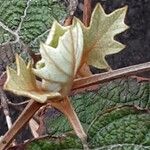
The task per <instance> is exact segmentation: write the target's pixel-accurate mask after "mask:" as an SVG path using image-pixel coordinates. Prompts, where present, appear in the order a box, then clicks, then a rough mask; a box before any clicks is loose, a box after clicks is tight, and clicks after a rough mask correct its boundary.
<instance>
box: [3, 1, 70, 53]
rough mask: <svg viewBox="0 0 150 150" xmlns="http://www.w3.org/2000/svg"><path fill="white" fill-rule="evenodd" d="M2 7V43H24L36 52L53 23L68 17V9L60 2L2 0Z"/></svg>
mask: <svg viewBox="0 0 150 150" xmlns="http://www.w3.org/2000/svg"><path fill="white" fill-rule="evenodd" d="M0 6H1V9H0V32H1V33H2V34H1V37H0V43H1V44H6V43H7V44H8V43H10V44H11V43H18V44H22V43H24V44H27V45H28V46H29V47H31V48H32V50H36V51H37V49H38V48H39V41H41V40H43V41H45V39H46V36H47V35H48V33H49V31H50V28H51V26H52V23H53V21H54V20H57V21H60V20H63V19H64V18H65V17H66V15H67V9H66V7H65V6H64V4H63V3H60V2H59V1H58V0H56V1H53V0H47V1H43V0H27V1H24V0H13V1H10V0H5V2H4V1H3V0H0ZM3 30H4V31H3Z"/></svg>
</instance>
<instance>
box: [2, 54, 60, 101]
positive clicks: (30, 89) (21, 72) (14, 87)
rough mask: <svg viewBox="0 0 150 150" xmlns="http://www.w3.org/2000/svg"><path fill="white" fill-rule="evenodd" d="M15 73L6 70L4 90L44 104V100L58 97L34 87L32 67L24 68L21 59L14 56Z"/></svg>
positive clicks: (12, 70)
mask: <svg viewBox="0 0 150 150" xmlns="http://www.w3.org/2000/svg"><path fill="white" fill-rule="evenodd" d="M16 65H17V71H15V70H14V69H12V68H9V67H8V68H7V81H6V83H5V85H4V89H5V90H8V91H11V92H13V93H15V94H17V95H23V96H27V97H30V98H33V99H35V100H36V101H38V102H41V103H44V102H46V100H48V99H51V98H54V97H60V94H59V93H53V92H51V93H50V92H47V91H43V90H42V89H41V88H40V87H38V86H37V85H36V79H35V76H34V74H33V73H32V65H31V63H28V65H27V66H26V64H25V62H24V61H23V59H21V58H20V57H19V56H18V55H17V56H16Z"/></svg>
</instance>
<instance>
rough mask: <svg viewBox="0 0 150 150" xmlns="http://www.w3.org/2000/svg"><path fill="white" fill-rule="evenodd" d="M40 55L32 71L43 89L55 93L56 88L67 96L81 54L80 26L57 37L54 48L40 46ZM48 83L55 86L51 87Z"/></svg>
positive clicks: (81, 38) (81, 37)
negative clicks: (41, 81)
mask: <svg viewBox="0 0 150 150" xmlns="http://www.w3.org/2000/svg"><path fill="white" fill-rule="evenodd" d="M52 34H53V32H52ZM40 53H41V56H42V59H41V60H40V61H39V62H38V63H37V65H36V69H33V71H34V73H35V74H36V75H37V76H39V77H40V78H42V79H44V82H43V88H46V89H47V88H48V90H50V91H55V90H56V89H55V88H56V86H57V89H58V91H60V90H61V92H62V94H63V95H66V94H68V92H69V90H70V87H71V84H72V81H73V79H74V76H75V74H76V72H77V70H78V68H79V66H80V63H81V58H82V54H83V33H82V29H81V26H80V24H79V23H77V24H76V25H74V26H72V27H71V28H69V29H68V30H67V31H66V32H65V33H64V34H63V36H61V37H59V41H58V46H57V47H56V48H54V47H51V46H50V45H47V44H41V47H40ZM49 83H50V84H52V83H53V84H55V83H56V84H57V85H56V86H55V85H54V86H51V85H50V84H49Z"/></svg>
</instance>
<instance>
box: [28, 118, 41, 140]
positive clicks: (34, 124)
mask: <svg viewBox="0 0 150 150" xmlns="http://www.w3.org/2000/svg"><path fill="white" fill-rule="evenodd" d="M29 127H30V129H31V133H32V135H33V137H34V138H38V137H39V134H38V133H37V130H38V128H39V124H38V123H37V122H36V121H35V120H34V119H33V118H32V119H31V120H30V121H29Z"/></svg>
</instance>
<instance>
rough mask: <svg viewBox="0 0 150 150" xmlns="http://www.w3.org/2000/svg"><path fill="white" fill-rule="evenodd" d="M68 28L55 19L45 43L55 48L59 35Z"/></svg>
mask: <svg viewBox="0 0 150 150" xmlns="http://www.w3.org/2000/svg"><path fill="white" fill-rule="evenodd" d="M68 28H69V27H68V26H67V27H64V26H62V25H60V24H59V23H58V22H57V21H56V20H55V21H54V23H53V25H52V28H51V31H50V33H49V35H48V37H47V40H46V42H45V44H47V45H50V46H52V47H55V48H56V47H57V45H58V41H59V37H61V36H62V35H63V34H64V33H65V32H66V31H67V29H68Z"/></svg>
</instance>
